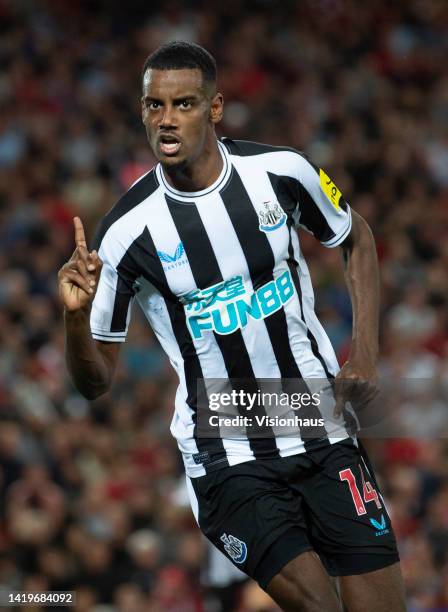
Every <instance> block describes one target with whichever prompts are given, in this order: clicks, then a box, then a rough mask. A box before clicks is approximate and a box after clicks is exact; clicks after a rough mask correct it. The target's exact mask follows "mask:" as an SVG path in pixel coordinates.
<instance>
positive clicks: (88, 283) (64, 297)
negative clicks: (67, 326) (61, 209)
mask: <svg viewBox="0 0 448 612" xmlns="http://www.w3.org/2000/svg"><path fill="white" fill-rule="evenodd" d="M73 224H74V226H75V244H76V249H75V250H74V252H73V255H72V256H71V258H70V259H69V261H68V262H67V263H66V264H64V265H63V266H62V268H61V269H60V270H59V273H58V284H59V297H60V299H61V302H62V304H63V305H64V307H65V309H66V310H67V311H70V312H73V311H75V310H80V309H82V308H90V306H91V303H92V301H93V298H94V297H95V293H96V290H97V287H98V279H99V277H100V273H101V267H102V265H103V262H102V261H101V259H100V258H99V255H98V253H97V252H96V251H90V252H89V251H88V250H87V243H86V236H85V233H84V227H83V225H82V221H81V219H80V218H79V217H75V218H74V219H73Z"/></svg>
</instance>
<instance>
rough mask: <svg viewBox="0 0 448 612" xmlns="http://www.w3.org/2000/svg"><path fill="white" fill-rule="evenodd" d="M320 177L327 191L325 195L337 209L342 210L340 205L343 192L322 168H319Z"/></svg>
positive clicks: (324, 189) (323, 189) (321, 183)
mask: <svg viewBox="0 0 448 612" xmlns="http://www.w3.org/2000/svg"><path fill="white" fill-rule="evenodd" d="M319 178H320V186H321V188H322V191H323V192H324V193H325V195H326V196H327V198H328V199H329V200H330V202H331V203H332V204H333V206H334V207H335V208H336V210H341V207H340V206H339V200H340V199H341V196H342V193H341V192H340V191H339V189H338V188H337V187H336V185H335V184H334V183H333V181H332V180H331V178H330V177H329V176H328V174H326V173H325V172H324V171H323V170H322V168H321V169H320V170H319Z"/></svg>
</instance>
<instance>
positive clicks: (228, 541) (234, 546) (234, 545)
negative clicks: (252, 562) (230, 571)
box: [220, 533, 247, 564]
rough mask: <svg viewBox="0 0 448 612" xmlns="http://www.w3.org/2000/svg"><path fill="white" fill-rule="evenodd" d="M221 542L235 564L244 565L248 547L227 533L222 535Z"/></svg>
mask: <svg viewBox="0 0 448 612" xmlns="http://www.w3.org/2000/svg"><path fill="white" fill-rule="evenodd" d="M220 540H221V542H224V550H225V551H226V553H227V554H228V555H229V557H230V558H231V559H232V561H233V562H234V563H238V564H239V563H244V561H245V560H246V558H247V546H246V544H245V543H244V542H243V541H242V540H239V539H238V538H236V537H235V536H233V535H227V534H226V533H223V534H222V536H221V538H220Z"/></svg>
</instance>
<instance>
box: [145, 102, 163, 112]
mask: <svg viewBox="0 0 448 612" xmlns="http://www.w3.org/2000/svg"><path fill="white" fill-rule="evenodd" d="M145 106H146V108H148V109H149V110H157V109H158V108H160V102H155V101H154V100H147V101H146V103H145Z"/></svg>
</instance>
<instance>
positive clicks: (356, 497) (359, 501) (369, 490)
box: [339, 464, 382, 516]
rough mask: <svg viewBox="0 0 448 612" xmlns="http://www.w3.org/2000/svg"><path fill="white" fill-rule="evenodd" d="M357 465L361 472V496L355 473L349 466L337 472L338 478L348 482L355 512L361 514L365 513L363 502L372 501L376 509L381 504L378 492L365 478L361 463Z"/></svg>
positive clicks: (380, 506) (379, 507) (379, 508)
mask: <svg viewBox="0 0 448 612" xmlns="http://www.w3.org/2000/svg"><path fill="white" fill-rule="evenodd" d="M358 467H359V471H360V472H361V482H362V497H361V494H360V492H359V489H358V485H357V484H356V478H355V475H354V474H353V472H352V470H351V468H346V469H345V470H341V471H340V472H339V478H340V479H341V480H345V481H346V482H347V483H348V486H349V489H350V493H351V495H352V499H353V503H354V504H355V508H356V513H357V514H358V516H361V515H363V514H367V510H366V506H365V504H368V503H369V502H371V501H374V502H375V504H376V507H377V508H378V510H381V508H382V505H381V502H380V500H379V497H378V493H377V492H376V490H375V489H374V487H373V486H372V484H371V483H370V482H369V481H366V480H365V478H364V474H363V471H362V467H361V464H360V465H359V466H358ZM363 498H364V501H363Z"/></svg>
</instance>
